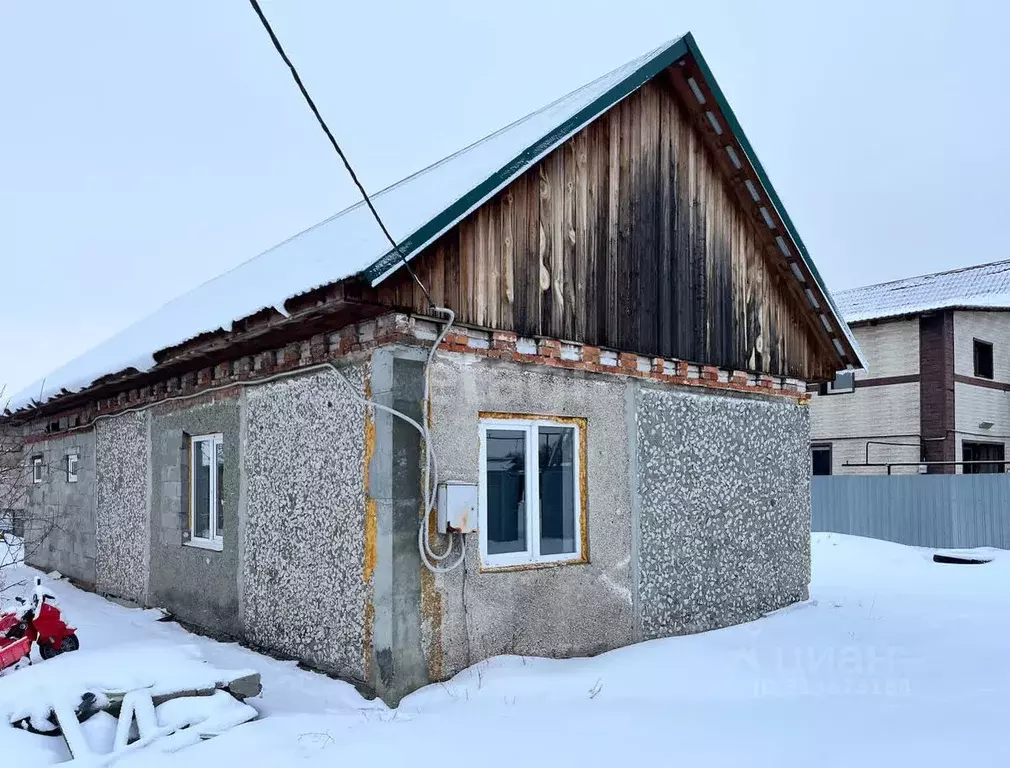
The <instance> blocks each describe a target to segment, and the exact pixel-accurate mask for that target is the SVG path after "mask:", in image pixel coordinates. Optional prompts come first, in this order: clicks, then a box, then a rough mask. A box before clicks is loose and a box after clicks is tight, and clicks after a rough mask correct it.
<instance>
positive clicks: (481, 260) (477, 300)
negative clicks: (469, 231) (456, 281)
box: [473, 205, 491, 326]
mask: <svg viewBox="0 0 1010 768" xmlns="http://www.w3.org/2000/svg"><path fill="white" fill-rule="evenodd" d="M473 223H474V225H473V230H474V242H473V289H474V305H473V321H474V322H475V323H476V324H477V325H483V326H486V325H487V324H488V315H487V311H488V292H487V278H488V274H489V273H490V271H491V270H490V268H489V264H488V261H489V259H488V247H487V234H488V229H489V225H488V206H486V205H485V206H482V207H481V208H479V209H478V210H477V212H476V215H475V216H474V217H473Z"/></svg>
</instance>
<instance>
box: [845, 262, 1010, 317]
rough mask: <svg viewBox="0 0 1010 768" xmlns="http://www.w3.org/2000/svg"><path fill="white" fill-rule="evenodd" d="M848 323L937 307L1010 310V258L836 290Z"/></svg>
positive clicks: (910, 313)
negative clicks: (845, 289)
mask: <svg viewBox="0 0 1010 768" xmlns="http://www.w3.org/2000/svg"><path fill="white" fill-rule="evenodd" d="M834 296H835V302H836V303H837V304H838V308H839V309H840V310H841V312H842V315H843V316H844V317H845V320H846V322H849V323H857V322H861V321H866V320H879V319H882V318H886V317H899V316H902V315H916V314H919V313H921V312H930V311H933V310H937V309H951V308H954V307H963V308H965V309H1010V259H1008V260H1005V261H994V262H992V263H990V264H979V265H977V266H974V267H963V268H961V269H952V270H949V271H947V272H936V273H934V274H931V275H919V276H918V277H907V278H905V279H903V280H894V281H892V282H889V283H878V284H876V285H867V286H864V287H862V288H851V289H849V290H847V291H839V292H837V293H835V295H834Z"/></svg>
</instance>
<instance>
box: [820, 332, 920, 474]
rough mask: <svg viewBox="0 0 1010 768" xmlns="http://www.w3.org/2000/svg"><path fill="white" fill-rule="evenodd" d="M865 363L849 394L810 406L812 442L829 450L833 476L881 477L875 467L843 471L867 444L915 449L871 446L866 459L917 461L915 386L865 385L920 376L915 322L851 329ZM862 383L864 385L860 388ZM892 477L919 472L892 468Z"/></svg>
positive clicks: (863, 455) (822, 399)
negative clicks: (867, 365)
mask: <svg viewBox="0 0 1010 768" xmlns="http://www.w3.org/2000/svg"><path fill="white" fill-rule="evenodd" d="M852 331H853V333H854V334H855V337H856V340H857V341H858V342H859V345H860V347H861V348H862V350H863V353H864V355H865V356H866V359H867V361H868V363H869V370H867V371H859V372H857V373H856V375H855V378H856V389H855V391H854V392H851V393H838V394H831V395H814V396H813V398H811V401H810V439H811V441H812V442H814V443H830V444H831V446H832V473H833V474H881V473H883V472H886V469H883V468H879V467H847V466H845V464H846V462H851V463H863V462H865V460H866V441H867V440H872V439H878V440H883V441H885V442H895V443H908V444H910V445H912V446H915V447H914V448H904V447H892V446H879V445H874V446H871V448H870V452H871V456H870V460H871V461H873V462H886V461H902V462H903V461H918V460H919V449H918V445H919V433H920V429H919V425H920V419H919V415H920V413H919V408H920V392H919V383H918V382H905V383H900V384H881V385H874V386H867V385H866V384H865V382H867V380H870V379H882V378H889V377H893V376H913V375H918V374H919V321H918V319H913V320H894V321H890V322H882V323H880V324H878V325H860V326H856V327H855V328H853V329H852ZM861 382H863V383H864V384H863V386H860V383H861ZM893 471H894V473H895V474H915V473H917V472H918V468H917V467H895V468H894V470H893Z"/></svg>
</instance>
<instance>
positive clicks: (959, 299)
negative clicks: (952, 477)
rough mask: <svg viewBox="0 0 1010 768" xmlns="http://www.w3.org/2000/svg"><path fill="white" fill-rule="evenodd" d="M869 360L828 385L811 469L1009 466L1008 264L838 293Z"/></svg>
mask: <svg viewBox="0 0 1010 768" xmlns="http://www.w3.org/2000/svg"><path fill="white" fill-rule="evenodd" d="M835 298H836V300H837V302H838V306H839V307H840V309H841V310H842V313H843V315H844V316H845V319H846V320H847V321H848V322H849V324H850V325H851V327H852V330H853V333H854V334H855V336H856V340H857V341H858V342H859V345H860V347H861V348H862V350H863V353H864V354H865V356H866V359H867V361H868V364H869V371H868V372H863V371H856V372H852V371H848V372H843V373H841V374H839V376H838V377H837V378H836V379H835V380H834V381H833V382H831V383H828V384H823V385H821V389H820V394H819V395H818V396H816V397H814V398H813V400H812V402H811V408H810V433H811V452H812V456H813V472H814V474H886V473H887V472H890V473H891V474H909V473H917V472H930V473H945V474H949V473H957V472H965V473H973V472H1003V471H1004V467H1005V466H1006V465H1005V464H1003V463H1002V462H1004V461H1005V460H1006V444H1007V441H1008V440H1010V395H1008V392H1010V260H1007V261H997V262H993V263H991V264H980V265H978V266H973V267H966V268H964V269H954V270H950V271H948V272H938V273H936V274H932V275H922V276H920V277H911V278H906V279H904V280H895V281H894V282H889V283H880V284H878V285H869V286H866V287H864V288H855V289H852V290H849V291H841V292H839V293H837V294H835Z"/></svg>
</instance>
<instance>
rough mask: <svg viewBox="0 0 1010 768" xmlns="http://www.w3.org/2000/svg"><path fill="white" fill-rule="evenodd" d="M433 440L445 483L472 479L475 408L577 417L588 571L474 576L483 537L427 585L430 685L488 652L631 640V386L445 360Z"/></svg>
mask: <svg viewBox="0 0 1010 768" xmlns="http://www.w3.org/2000/svg"><path fill="white" fill-rule="evenodd" d="M432 386H433V401H434V402H433V418H432V427H433V432H432V442H433V445H434V447H435V450H436V451H437V454H438V459H439V465H440V471H441V479H442V480H459V481H465V482H469V483H477V482H478V469H479V458H478V457H479V453H478V450H479V445H478V426H477V423H478V416H477V414H478V412H480V411H495V412H512V413H522V414H538V415H560V416H578V417H584V418H586V419H587V421H588V434H587V451H588V454H589V455H588V457H587V481H588V498H587V511H588V523H589V558H590V561H589V563H587V564H580V565H562V566H556V567H549V568H542V569H536V570H518V571H509V572H485V573H482V572H481V571H480V554H479V538H478V536H477V535H476V534H473V535H470V536H467V537H466V538H467V540H466V548H467V553H466V564H465V565H466V567H465V570H464V569H463V568H460V569H457V570H455V571H452V572H451V573H448V574H445V575H439V576H437V577H431V576H429V575H428V574H427V572H424V573H422V577H423V578H424V583H423V587H424V596H423V599H424V608H425V611H424V613H425V616H424V625H423V629H424V644H425V648H426V651H427V655H428V665H429V674H430V675H431V677H432V679H441V678H444V677H448V676H450V675H452V674H453V673H455V672H456V671H458V670H460V669H462V668H463V667H465V666H467V665H468V664H472V663H476V662H477V661H480V660H481V659H484V658H487V657H489V656H494V655H496V654H502V653H516V654H527V655H538V656H557V657H565V656H579V655H586V654H594V653H599V652H600V651H604V650H608V649H611V648H615V647H618V646H621V645H626V644H628V643H631V642H634V641H635V639H636V637H637V633H636V628H635V607H634V605H633V603H634V586H633V584H634V569H635V566H634V564H633V560H632V492H631V487H632V485H631V484H632V477H631V476H632V466H631V457H630V455H629V445H630V444H631V436H633V434H634V417H635V415H634V385H633V384H632V383H630V382H628V381H625V380H623V379H621V378H619V377H616V376H606V375H590V376H586V375H577V374H569V373H567V372H564V371H558V370H553V369H549V368H546V367H540V366H520V365H516V364H514V363H504V362H502V363H496V362H490V361H484V360H474V359H472V358H468V357H467V356H464V355H459V354H443V355H440V356H439V358H438V359H437V362H436V365H435V367H434V370H433V372H432Z"/></svg>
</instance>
